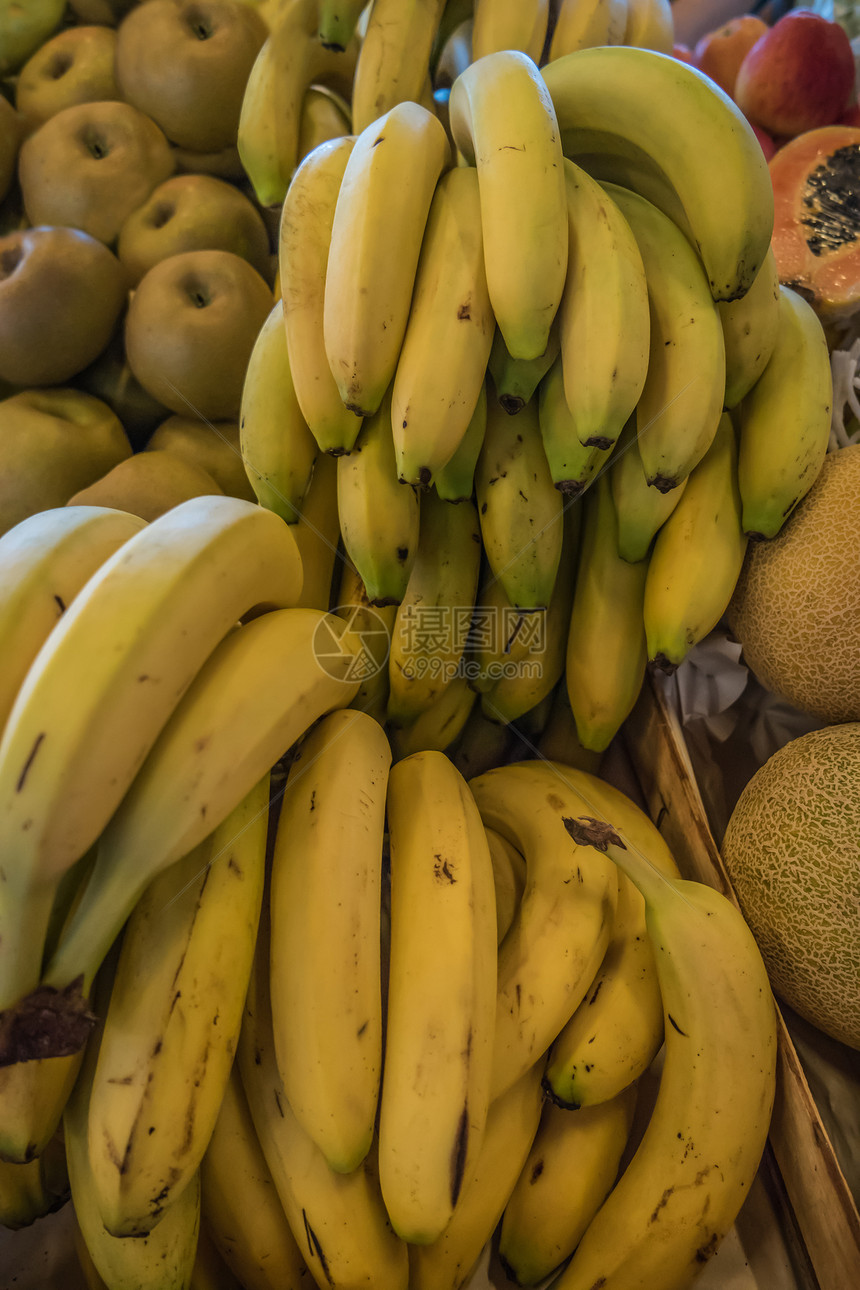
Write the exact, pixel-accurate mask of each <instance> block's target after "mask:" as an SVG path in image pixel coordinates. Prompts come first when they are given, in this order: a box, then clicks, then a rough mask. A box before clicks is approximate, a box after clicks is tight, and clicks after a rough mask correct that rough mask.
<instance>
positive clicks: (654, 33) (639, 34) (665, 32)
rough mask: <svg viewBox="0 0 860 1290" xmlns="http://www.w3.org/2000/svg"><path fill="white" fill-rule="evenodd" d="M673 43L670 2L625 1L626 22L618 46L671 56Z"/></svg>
mask: <svg viewBox="0 0 860 1290" xmlns="http://www.w3.org/2000/svg"><path fill="white" fill-rule="evenodd" d="M674 41H675V22H674V19H673V17H672V5H671V0H627V22H626V24H625V27H624V37H623V39H622V40H620V41H619V42H618V44H619V45H635V46H636V48H637V49H655V50H657V51H658V53H661V54H671V53H672V46H673V44H674Z"/></svg>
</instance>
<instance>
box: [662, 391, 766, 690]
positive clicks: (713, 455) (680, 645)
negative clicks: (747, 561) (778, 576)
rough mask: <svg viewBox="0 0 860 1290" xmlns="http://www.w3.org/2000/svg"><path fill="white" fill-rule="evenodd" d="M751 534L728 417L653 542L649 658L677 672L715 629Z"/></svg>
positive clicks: (732, 431)
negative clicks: (745, 528) (744, 525)
mask: <svg viewBox="0 0 860 1290" xmlns="http://www.w3.org/2000/svg"><path fill="white" fill-rule="evenodd" d="M747 541H748V539H747V536H746V534H745V533H744V532H743V529H742V527H741V495H740V491H739V488H738V453H737V445H736V443H735V432H734V427H733V425H732V422H731V418H730V416H729V414H728V412H724V413H723V415H722V417H721V418H720V425H719V428H718V430H717V433H716V436H715V438H714V442H713V443H712V444H711V446H710V448H709V449H708V451H707V452H706V453H705V456H704V457H703V458H702V460H701V461H700V462H699V464H698V466H696V468H695V469H694V470H693V473H692V474H691V475H690V477H689V479H688V481H687V487H686V488H685V489H684V494H683V496H682V497H681V499H680V501H679V502H678V505H677V506H676V507H675V509H674V511H673V512H672V514H671V515H670V516H669V518H668V519H667V520H666V521H665V522H664V524H663V526H662V528H661V529H660V531H659V533H658V534H657V537H656V539H655V541H654V549H653V551H652V552H651V557H650V559H649V561H648V572H647V574H646V577H645V599H644V603H643V608H642V613H643V620H644V624H645V639H646V641H647V645H648V658H649V660H650V661H651V662H653V663H655V664H657V666H658V667H662V668H663V669H664V670H665V671H673V670H674V669H675V668H676V667H677V666H678V664H679V663H681V662H683V660H684V659H685V658H686V657H687V654H688V653H689V651H690V649H692V647H693V646H694V645H696V644H698V642H699V641H700V640H702V639H703V638H704V637H705V636H707V634H708V632H709V631H711V629H712V628H713V627H716V625H717V623H718V622H719V621H720V619H721V618H722V616H723V614H724V613H725V611H726V609H727V607H728V603H729V601H730V600H731V598H732V592H733V591H734V589H735V585H736V583H737V580H738V578H739V577H740V572H741V566H742V565H743V562H744V555H745V554H746V549H747Z"/></svg>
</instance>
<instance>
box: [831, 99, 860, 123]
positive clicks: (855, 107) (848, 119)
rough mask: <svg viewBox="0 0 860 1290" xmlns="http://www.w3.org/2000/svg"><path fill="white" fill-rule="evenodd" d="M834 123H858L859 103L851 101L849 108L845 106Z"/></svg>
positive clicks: (859, 117) (859, 118) (859, 119)
mask: <svg viewBox="0 0 860 1290" xmlns="http://www.w3.org/2000/svg"><path fill="white" fill-rule="evenodd" d="M836 124H837V125H860V103H856V102H855V103H852V104H851V106H850V107H849V108H846V109H845V111H844V112H843V113H842V115H841V117H840V118H839V120H838V121H837V122H836Z"/></svg>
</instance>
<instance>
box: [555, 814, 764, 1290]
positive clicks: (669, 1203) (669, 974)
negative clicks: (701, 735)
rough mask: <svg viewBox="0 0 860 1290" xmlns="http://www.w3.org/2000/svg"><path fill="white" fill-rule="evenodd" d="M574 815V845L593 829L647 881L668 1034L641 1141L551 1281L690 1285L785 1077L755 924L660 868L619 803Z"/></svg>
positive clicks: (751, 1161) (741, 1186)
mask: <svg viewBox="0 0 860 1290" xmlns="http://www.w3.org/2000/svg"><path fill="white" fill-rule="evenodd" d="M590 814H591V813H590ZM565 827H567V828H568V829H569V831H570V832H571V836H572V837H573V838H574V840H576V841H577V842H578V845H583V844H584V843H586V840H587V839H591V844H592V845H596V846H598V847H599V848H600V849H601V851H602V852H604V853H605V854H606V855H607V856H608V857H609V858H610V859H611V860H612V861H613V862H614V863H615V864H617V865H618V867H619V869H620V870H621V871H622V872H623V873H626V874H627V876H628V877H629V878H630V879H631V880H632V881H633V882H635V883H636V885H637V886H638V887H639V890H640V891H641V892H642V895H643V897H644V899H645V908H646V915H645V916H646V925H647V928H648V935H649V937H650V938H651V943H652V946H653V948H654V954H655V957H656V960H657V974H658V978H659V981H660V990H661V994H662V997H663V1013H664V1028H665V1033H666V1045H665V1054H664V1061H663V1070H662V1074H661V1078H660V1088H659V1091H658V1094H657V1101H656V1104H655V1106H654V1109H653V1111H652V1113H651V1116H650V1118H649V1120H648V1124H647V1126H646V1128H645V1133H644V1135H643V1137H642V1140H641V1142H640V1143H639V1146H638V1148H637V1150H636V1153H635V1154H634V1156H633V1159H632V1160H631V1161H630V1163H629V1164H628V1166H627V1168H626V1169H625V1170H624V1173H623V1174H622V1175H621V1178H620V1179H619V1181H618V1182H617V1183H616V1185H615V1187H614V1188H613V1190H612V1191H611V1192H610V1194H609V1196H608V1197H607V1199H606V1200H605V1202H604V1203H603V1205H602V1206H601V1208H600V1209H599V1210H598V1212H597V1214H596V1215H595V1216H594V1218H593V1219H592V1220H591V1222H590V1223H589V1225H588V1227H587V1228H586V1230H585V1233H584V1235H583V1237H582V1240H581V1241H580V1242H579V1245H578V1246H577V1249H576V1251H575V1253H574V1255H573V1258H572V1259H571V1261H570V1262H569V1263H568V1265H567V1267H566V1268H565V1270H564V1272H563V1273H562V1274H561V1276H560V1277H559V1278H558V1280H557V1281H556V1283H555V1284H556V1286H557V1287H558V1290H586V1287H593V1286H594V1285H595V1284H598V1285H603V1286H604V1287H605V1290H621V1287H622V1286H623V1287H632V1286H634V1285H636V1286H642V1285H660V1286H661V1287H665V1288H666V1290H682V1288H683V1287H688V1286H690V1285H692V1283H693V1282H694V1280H695V1279H696V1276H697V1274H698V1273H700V1272H701V1270H702V1266H703V1264H705V1263H707V1261H708V1260H709V1259H710V1258H711V1257H712V1256H713V1255H714V1253H715V1252H716V1250H717V1249H718V1248H719V1244H720V1241H721V1240H722V1238H723V1237H724V1236H725V1234H726V1232H727V1231H728V1230H729V1229H730V1227H731V1226H732V1224H733V1223H734V1221H735V1219H736V1217H737V1215H738V1212H739V1210H740V1208H741V1205H742V1204H743V1202H744V1200H745V1199H746V1197H747V1196H748V1194H749V1189H750V1185H751V1183H752V1181H753V1178H754V1176H755V1173H756V1170H757V1169H758V1166H759V1162H760V1160H761V1154H762V1151H763V1150H764V1146H765V1142H766V1139H767V1133H768V1128H769V1126H770V1117H771V1109H772V1106H773V1097H774V1086H775V1082H776V1010H775V1007H774V1002H773V995H772V994H771V990H770V984H769V982H768V978H767V972H766V970H765V967H764V964H763V962H762V959H761V954H760V953H759V950H758V947H757V946H756V943H755V941H754V939H753V936H752V933H751V932H750V930H749V928H748V927H747V925H746V923H745V922H744V919H743V917H742V916H741V914H740V912H739V910H738V909H737V907H736V906H735V905H733V904H732V903H731V902H730V901H729V899H728V898H727V897H726V896H723V895H721V894H720V893H719V892H717V891H715V890H714V889H713V888H711V887H709V886H707V885H706V884H704V883H698V882H692V881H684V880H682V879H675V880H671V879H668V878H665V877H664V876H663V874H661V873H660V871H659V869H658V868H656V867H655V866H652V865H651V864H650V862H649V859H648V855H649V852H648V848H647V846H646V847H641V846H640V845H639V844H637V843H636V842H635V841H634V839H633V838H632V837H630V835H629V834H628V833H627V832H626V831H625V829H624V826H623V824H622V823H621V821H620V820H619V818H618V817H617V816H615V815H613V813H612V811H611V810H610V811H607V812H605V813H604V812H600V817H599V818H598V819H593V818H592V819H585V820H570V821H568V822H567V823H566V825H565ZM574 1114H577V1113H576V1112H575V1113H574Z"/></svg>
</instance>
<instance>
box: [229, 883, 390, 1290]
mask: <svg viewBox="0 0 860 1290" xmlns="http://www.w3.org/2000/svg"><path fill="white" fill-rule="evenodd" d="M269 947H270V929H269V918H268V903H267V898H266V896H264V899H263V911H262V914H261V917H260V931H259V934H258V940H257V952H256V955H255V958H254V969H253V971H252V974H251V984H250V986H249V988H248V997H247V1000H246V1002H245V1016H244V1018H243V1021H242V1032H241V1034H240V1036H239V1048H238V1051H237V1055H236V1059H237V1062H238V1069H239V1074H240V1077H241V1081H242V1087H243V1089H244V1091H245V1095H246V1097H247V1099H248V1106H249V1109H250V1112H251V1118H252V1120H253V1122H254V1127H255V1129H256V1132H257V1137H258V1140H259V1142H260V1145H261V1147H262V1149H263V1154H264V1155H265V1157H266V1164H267V1166H268V1168H269V1171H270V1173H271V1175H272V1179H273V1181H274V1184H275V1188H276V1190H277V1193H278V1196H279V1198H280V1201H281V1204H282V1205H283V1208H284V1213H285V1214H286V1217H287V1222H288V1223H289V1225H290V1229H291V1231H292V1233H293V1236H294V1237H295V1239H296V1243H297V1244H298V1247H299V1250H300V1252H301V1254H302V1257H303V1258H304V1260H305V1262H306V1264H307V1267H308V1271H309V1272H310V1274H311V1276H312V1277H313V1280H314V1282H315V1283H316V1285H318V1286H319V1287H320V1290H361V1288H363V1290H370V1288H371V1287H372V1288H373V1290H406V1286H407V1280H408V1273H409V1266H408V1255H407V1249H406V1245H405V1244H404V1243H403V1242H402V1241H401V1240H399V1238H398V1237H397V1236H395V1234H394V1232H393V1231H392V1230H391V1224H390V1222H389V1219H388V1215H387V1214H386V1212H385V1206H384V1205H383V1203H382V1197H381V1195H380V1192H379V1180H378V1177H377V1174H376V1161H375V1155H376V1151H375V1146H374V1148H373V1150H372V1151H371V1153H370V1154H369V1155H368V1156H366V1157H365V1159H364V1160H363V1161H362V1163H361V1164H360V1165H358V1166H357V1167H356V1168H355V1169H353V1171H352V1172H351V1173H348V1174H343V1173H337V1172H336V1171H335V1170H334V1169H332V1167H331V1165H329V1163H328V1162H327V1160H326V1158H325V1156H324V1155H323V1153H322V1152H321V1151H320V1149H319V1147H318V1146H317V1145H316V1143H314V1142H313V1141H312V1139H311V1138H309V1137H308V1135H307V1134H306V1133H305V1131H304V1129H303V1128H302V1127H301V1125H300V1124H299V1122H298V1120H297V1119H296V1117H295V1115H294V1114H293V1111H292V1109H291V1107H290V1103H289V1101H288V1099H287V1095H286V1092H285V1090H284V1086H283V1084H282V1083H281V1077H280V1075H279V1074H278V1067H277V1062H276V1060H275V1043H274V1035H273V1030H272V1009H271V1000H270V995H269V984H270V970H269ZM278 1285H279V1286H280V1281H279V1282H278Z"/></svg>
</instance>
